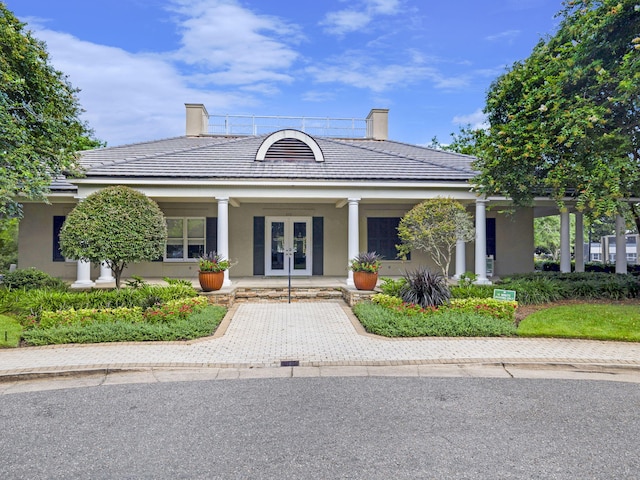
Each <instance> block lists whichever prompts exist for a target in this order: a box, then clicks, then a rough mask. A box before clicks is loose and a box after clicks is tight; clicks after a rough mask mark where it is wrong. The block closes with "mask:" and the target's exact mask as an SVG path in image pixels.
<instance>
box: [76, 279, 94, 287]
mask: <svg viewBox="0 0 640 480" xmlns="http://www.w3.org/2000/svg"><path fill="white" fill-rule="evenodd" d="M95 285H96V284H95V283H94V282H92V281H91V280H78V281H77V282H73V283H72V284H71V288H91V287H95Z"/></svg>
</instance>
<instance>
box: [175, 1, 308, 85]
mask: <svg viewBox="0 0 640 480" xmlns="http://www.w3.org/2000/svg"><path fill="white" fill-rule="evenodd" d="M173 4H174V6H173V9H174V10H175V11H176V12H177V13H178V14H179V15H180V19H179V20H178V28H179V31H180V32H181V34H182V39H181V48H180V49H179V50H178V51H177V52H175V54H174V58H175V59H177V60H179V61H181V62H184V63H186V64H188V65H192V66H195V67H196V68H199V69H201V70H204V72H206V73H204V74H203V75H201V76H200V77H198V80H199V81H205V82H209V83H212V84H217V85H246V84H253V83H256V82H291V81H292V80H293V79H292V77H291V76H290V75H289V74H287V73H286V71H287V70H288V69H289V68H290V67H291V66H292V65H293V64H294V62H295V61H296V60H297V59H298V57H299V54H298V52H296V51H295V50H294V49H293V48H292V47H291V46H290V44H292V43H297V42H299V41H301V40H302V38H303V37H302V35H301V34H300V32H299V29H298V28H297V27H296V26H294V25H291V24H287V23H285V22H283V21H282V20H280V19H278V18H276V17H272V16H267V15H262V16H260V15H256V14H255V13H253V12H252V11H250V10H248V9H246V8H242V7H241V6H240V5H238V3H237V2H236V1H235V0H174V2H173ZM283 72H285V73H283Z"/></svg>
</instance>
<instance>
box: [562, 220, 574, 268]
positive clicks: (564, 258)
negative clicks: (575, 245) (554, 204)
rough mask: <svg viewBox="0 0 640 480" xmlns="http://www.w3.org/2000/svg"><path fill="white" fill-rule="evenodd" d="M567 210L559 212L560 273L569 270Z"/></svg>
mask: <svg viewBox="0 0 640 480" xmlns="http://www.w3.org/2000/svg"><path fill="white" fill-rule="evenodd" d="M570 223H571V222H570V221H569V211H568V210H566V209H565V210H562V211H561V212H560V271H561V272H562V273H570V272H571V238H570V235H569V231H570Z"/></svg>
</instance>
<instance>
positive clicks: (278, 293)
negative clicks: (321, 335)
mask: <svg viewBox="0 0 640 480" xmlns="http://www.w3.org/2000/svg"><path fill="white" fill-rule="evenodd" d="M284 280H286V279H284ZM296 283H297V284H298V285H296ZM375 293H376V292H374V291H361V290H356V288H355V287H352V286H347V285H346V282H345V281H344V280H343V279H330V278H329V279H327V278H317V279H315V278H314V279H295V280H294V283H293V284H292V286H291V291H289V286H288V284H287V283H286V281H283V279H272V278H261V279H250V280H248V281H247V280H245V281H242V280H239V281H234V282H233V283H232V285H231V286H230V287H223V288H222V290H218V291H215V292H201V293H200V295H204V296H206V297H207V299H208V300H209V303H212V304H216V305H224V306H227V307H230V306H231V305H233V304H234V303H239V302H243V303H247V302H280V303H287V302H289V301H291V302H304V301H314V302H319V301H336V300H344V301H345V302H346V303H347V304H348V305H350V306H353V305H354V304H356V303H357V302H359V301H361V300H368V299H369V298H371V296H372V295H374V294H375Z"/></svg>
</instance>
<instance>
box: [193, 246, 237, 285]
mask: <svg viewBox="0 0 640 480" xmlns="http://www.w3.org/2000/svg"><path fill="white" fill-rule="evenodd" d="M229 267H231V263H230V262H229V260H226V259H225V258H224V257H223V256H222V255H220V254H219V253H217V252H209V253H207V254H205V255H203V256H202V257H200V261H199V265H198V280H199V281H200V287H202V291H203V292H212V291H214V290H220V289H221V288H222V283H223V282H224V272H225V270H228V269H229Z"/></svg>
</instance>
